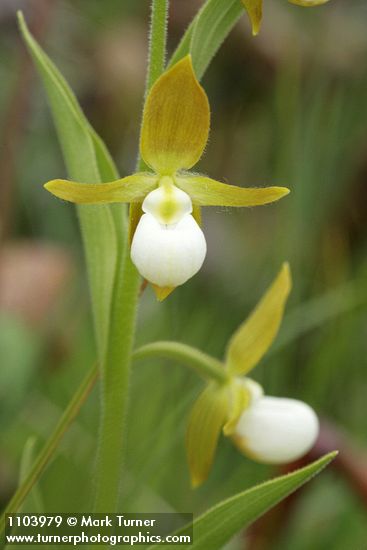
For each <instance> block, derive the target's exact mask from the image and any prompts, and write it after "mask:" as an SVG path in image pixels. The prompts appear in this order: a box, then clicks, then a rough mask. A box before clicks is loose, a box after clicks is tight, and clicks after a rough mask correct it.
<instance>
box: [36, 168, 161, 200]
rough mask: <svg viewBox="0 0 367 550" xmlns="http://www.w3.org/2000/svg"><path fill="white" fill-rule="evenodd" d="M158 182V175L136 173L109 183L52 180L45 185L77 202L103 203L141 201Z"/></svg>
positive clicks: (60, 196) (46, 187) (57, 195)
mask: <svg viewBox="0 0 367 550" xmlns="http://www.w3.org/2000/svg"><path fill="white" fill-rule="evenodd" d="M157 182H158V178H157V176H153V175H150V174H146V173H136V174H133V175H131V176H127V177H126V178H122V179H120V180H116V181H112V182H109V183H78V182H75V181H69V180H51V181H49V182H47V183H46V184H45V185H44V187H45V189H47V191H49V192H50V193H52V194H53V195H55V197H58V198H60V199H64V200H66V201H70V202H74V203H76V204H103V203H112V202H141V201H142V200H143V199H144V197H145V195H146V194H147V193H149V191H151V190H152V189H154V187H156V185H157Z"/></svg>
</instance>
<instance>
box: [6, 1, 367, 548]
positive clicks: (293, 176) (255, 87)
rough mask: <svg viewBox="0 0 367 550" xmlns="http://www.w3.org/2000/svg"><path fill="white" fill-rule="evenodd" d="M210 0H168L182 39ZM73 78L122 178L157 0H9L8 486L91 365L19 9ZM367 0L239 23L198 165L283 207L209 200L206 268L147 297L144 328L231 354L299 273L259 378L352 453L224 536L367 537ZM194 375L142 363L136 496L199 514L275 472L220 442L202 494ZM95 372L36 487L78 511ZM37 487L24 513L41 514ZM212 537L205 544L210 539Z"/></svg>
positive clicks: (77, 248)
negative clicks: (271, 295) (272, 291)
mask: <svg viewBox="0 0 367 550" xmlns="http://www.w3.org/2000/svg"><path fill="white" fill-rule="evenodd" d="M201 3H202V2H200V1H198V0H185V1H182V0H181V1H180V0H173V1H172V2H171V17H170V24H169V32H170V38H169V47H170V51H173V48H174V47H175V45H176V44H177V41H178V40H179V38H180V36H181V34H182V32H183V31H184V29H185V28H186V26H187V24H188V23H189V21H190V19H191V17H192V16H193V15H194V13H195V11H196V10H197V9H198V7H199V6H200V5H201ZM19 8H21V9H24V11H25V15H26V18H27V20H28V21H29V23H30V26H31V28H32V29H33V32H34V33H35V34H36V36H37V37H38V39H39V40H40V42H41V43H42V45H43V47H44V48H45V50H46V51H47V53H48V54H49V55H50V56H51V57H52V58H53V60H54V61H55V62H56V64H57V65H58V67H59V68H60V69H61V71H62V72H63V74H64V75H65V76H66V78H67V79H68V81H69V82H70V84H71V85H72V87H73V89H74V90H75V92H76V94H77V96H78V99H79V101H80V103H81V105H82V107H83V109H84V111H85V112H86V114H87V116H88V118H89V119H90V121H91V123H92V124H93V126H94V127H95V128H96V130H97V131H98V132H99V133H100V134H101V136H102V137H103V138H104V139H105V141H106V143H107V145H108V147H109V148H110V150H111V152H112V154H113V156H114V159H115V160H116V163H117V165H118V167H119V169H120V172H121V174H122V175H126V174H128V173H130V172H131V171H133V169H134V164H135V158H136V154H137V145H138V131H139V120H140V115H141V109H142V99H143V89H144V80H145V68H146V59H147V28H148V18H149V2H148V1H147V0H146V1H144V0H140V1H136V0H124V2H121V1H120V0H106V1H104V2H101V1H100V0H52V1H51V0H27V1H20V0H2V1H1V2H0V82H1V86H0V132H1V133H0V228H1V231H0V239H1V241H0V503H1V505H4V504H5V503H6V501H7V500H8V498H9V497H10V495H11V494H12V492H13V491H14V489H15V488H16V485H17V479H18V470H19V464H20V460H21V456H22V454H23V449H24V446H25V443H26V441H27V440H28V439H29V437H31V436H36V449H39V448H40V447H41V445H42V443H43V441H44V440H45V439H46V438H47V436H48V434H49V433H50V432H51V430H52V428H53V426H54V425H55V423H56V421H57V420H58V418H59V416H60V414H61V412H62V410H63V408H64V407H65V406H66V404H67V403H68V401H69V399H70V397H71V395H72V394H73V392H74V391H75V389H76V388H77V386H78V384H79V383H80V381H81V379H82V378H83V375H84V374H85V373H86V372H87V370H88V369H89V368H90V367H91V365H92V364H93V362H94V361H95V346H94V341H93V333H92V323H91V319H90V309H89V303H88V290H87V285H86V278H85V271H84V263H83V253H82V248H81V242H80V236H79V231H78V223H77V219H76V215H75V212H74V208H73V206H72V205H69V204H67V203H65V202H61V201H58V200H56V199H55V198H53V197H52V196H51V195H49V194H48V193H46V192H45V191H44V190H43V188H42V183H44V182H46V181H47V180H49V179H53V178H55V177H65V176H66V173H65V168H64V165H63V161H62V157H61V153H60V149H59V145H58V143H57V140H56V136H55V132H54V129H53V126H52V121H51V117H50V113H49V111H48V107H47V104H46V99H45V96H44V94H43V91H42V88H41V85H40V82H39V80H38V78H37V77H36V75H35V74H34V71H33V67H32V66H31V63H30V60H29V58H28V56H27V54H26V53H25V50H24V47H23V45H22V43H21V41H20V38H19V35H18V32H17V28H16V24H15V10H16V9H19ZM366 25H367V5H366V3H365V1H363V0H348V2H345V1H344V2H343V1H342V0H331V1H330V3H328V4H327V5H325V6H322V7H320V8H315V9H302V8H300V7H297V6H293V5H291V4H288V3H287V2H285V1H282V0H279V1H277V0H268V1H267V2H266V3H265V9H264V24H263V28H262V32H261V33H260V35H259V36H258V37H257V38H256V39H253V38H252V37H251V34H250V28H249V24H248V21H247V18H246V16H245V15H244V17H243V18H242V19H241V20H240V22H239V24H238V25H237V26H236V28H235V29H234V31H233V32H232V33H231V35H230V37H229V38H228V40H227V41H226V43H225V45H224V47H223V48H222V49H221V51H220V52H219V54H218V55H217V57H216V58H215V60H214V62H213V64H212V65H211V67H210V69H209V70H208V72H207V74H206V76H205V78H204V81H203V84H204V86H205V88H206V91H207V93H208V95H209V99H210V102H211V108H212V128H211V137H210V141H209V144H208V146H207V150H206V154H205V156H204V157H203V159H202V161H201V163H200V165H199V166H198V170H200V171H202V172H204V173H210V175H211V176H212V177H215V178H216V179H220V180H222V181H227V182H230V183H234V184H237V185H246V186H251V185H255V186H259V185H260V186H261V185H267V184H269V185H271V184H273V185H286V186H288V187H290V189H291V191H292V192H291V194H290V195H289V196H288V197H287V198H285V199H284V200H282V201H281V202H279V203H278V204H276V205H269V206H265V207H258V208H255V209H248V210H241V211H236V210H228V211H227V210H225V209H220V208H213V209H206V210H205V212H204V227H205V234H206V237H207V242H208V255H207V259H206V262H205V265H204V268H203V269H202V270H201V271H200V273H199V274H198V275H197V276H195V277H194V279H192V280H191V281H190V282H189V283H187V284H186V285H185V286H184V287H182V288H180V289H179V290H177V291H176V292H175V293H174V294H173V295H172V296H171V297H170V298H169V299H167V300H166V301H165V302H163V303H162V304H158V303H157V302H156V300H155V298H154V295H153V293H152V291H151V290H150V289H147V290H146V291H145V293H144V295H143V296H142V299H141V306H140V313H139V325H138V332H137V339H138V344H140V343H145V342H150V341H153V340H157V339H176V340H179V341H182V342H185V343H189V344H192V345H196V346H198V347H199V348H201V349H202V350H204V351H206V352H208V353H211V354H213V355H214V356H216V357H219V358H220V357H221V356H223V353H224V350H225V345H226V342H227V340H228V338H229V336H230V335H231V333H232V332H233V331H234V329H235V328H236V327H237V326H238V325H239V323H240V322H241V321H242V320H243V319H244V318H245V317H246V316H247V314H248V313H249V312H250V311H251V308H252V307H253V306H254V305H255V303H256V301H257V300H258V299H259V298H260V296H261V294H262V292H263V291H264V290H265V288H266V287H267V285H268V284H269V283H270V281H271V280H272V279H273V277H274V276H275V274H276V273H277V271H278V269H279V267H280V265H281V263H282V262H283V261H284V260H288V261H289V262H290V265H291V268H292V273H293V279H294V288H293V292H292V296H291V299H290V301H289V304H288V307H287V311H286V317H285V319H284V322H283V325H282V328H281V332H280V334H279V336H278V339H277V341H276V343H275V344H274V345H273V347H272V349H271V350H270V352H269V353H268V354H267V356H266V357H265V358H264V360H263V361H262V363H261V364H260V365H259V366H258V367H257V368H256V370H255V371H254V373H253V377H254V378H255V379H256V380H258V381H259V382H261V383H262V384H263V385H264V387H265V390H266V393H268V394H271V395H279V396H289V397H295V398H300V399H304V400H306V401H307V402H308V403H310V404H311V405H312V406H313V407H314V408H315V409H316V410H317V411H318V413H319V415H320V417H321V418H322V419H323V422H325V428H324V429H323V430H322V434H321V438H320V441H319V442H318V445H317V448H316V449H315V450H314V451H313V452H312V453H311V458H315V457H316V456H319V454H320V453H321V452H323V451H326V450H331V449H333V448H335V447H336V446H338V447H339V448H340V451H341V453H340V458H339V459H338V461H337V462H336V465H335V466H333V467H329V468H328V470H327V471H326V472H324V473H323V474H322V475H321V476H320V477H319V478H317V479H316V480H314V481H313V482H312V483H311V484H310V485H309V486H307V488H306V489H304V490H302V491H300V492H299V493H298V496H297V498H295V499H293V500H291V501H290V502H289V503H288V504H290V505H289V506H287V507H280V508H278V510H277V512H276V513H272V514H269V515H268V516H267V517H266V518H265V519H263V520H262V522H261V523H259V524H258V525H257V526H256V527H254V528H253V529H251V530H250V531H249V532H248V533H246V534H241V535H240V536H239V537H237V539H236V540H235V541H233V542H232V543H231V544H230V545H229V546H228V548H231V549H233V550H234V549H242V548H243V549H247V550H268V549H269V550H280V549H281V550H309V549H312V550H325V549H330V548H332V549H333V550H364V549H366V548H367V517H366V516H367V514H366V506H367V460H366V456H367V439H366V433H367V414H366V412H367V407H366V395H367V378H366V369H367V361H366V357H367V353H366V338H367V316H366V301H367V300H366V287H367V284H366V283H367V280H366V276H367V261H366V249H367V238H366V237H367V231H366V229H367V185H366V184H367V34H366ZM201 387H202V386H201V382H200V380H198V378H197V377H196V376H195V375H194V374H192V373H191V372H189V371H187V370H186V369H184V368H183V367H181V366H178V365H175V364H172V363H169V362H167V361H161V362H159V361H155V362H152V361H149V362H148V361H146V362H144V363H139V364H136V368H134V373H133V380H132V386H131V404H130V405H131V406H130V413H129V445H128V456H127V459H126V471H127V473H126V482H125V486H124V492H123V495H122V500H121V509H123V510H124V511H173V510H179V511H186V512H187V511H189V512H190V511H193V512H194V513H199V512H201V511H203V510H205V509H206V508H207V507H208V506H209V505H212V504H214V503H215V502H217V501H219V500H220V499H222V498H224V497H226V496H229V495H232V494H234V493H235V492H238V491H239V490H242V489H244V488H246V487H249V486H251V485H253V484H254V483H256V482H259V481H263V480H266V479H268V478H269V477H270V476H273V475H276V474H279V469H274V468H269V467H265V466H260V465H256V464H254V463H251V462H250V461H249V460H248V459H246V458H244V457H242V456H241V455H240V454H239V453H238V452H237V450H236V449H235V448H234V447H233V446H232V445H231V443H230V442H229V441H227V440H223V439H222V440H221V442H220V445H219V449H218V453H217V456H216V460H215V464H214V468H213V470H212V472H211V475H210V478H209V480H208V481H207V483H205V484H204V486H203V487H202V488H200V489H198V490H196V491H192V490H191V489H190V485H189V476H188V469H187V465H186V461H185V450H184V433H185V425H186V421H187V415H188V412H189V410H190V406H191V404H192V403H193V401H194V399H195V396H196V395H197V394H198V393H199V391H200V389H201ZM98 413H99V403H98V389H95V390H94V391H93V393H92V395H91V396H90V398H89V399H88V401H87V403H86V404H85V406H84V407H83V409H82V411H81V413H80V415H79V417H78V419H77V421H76V422H75V423H74V424H73V427H72V428H71V430H70V431H69V432H68V434H67V435H66V437H65V438H64V440H63V444H62V446H61V448H60V449H59V452H58V453H57V456H56V457H55V459H54V460H53V461H52V463H51V464H50V466H49V467H48V469H47V471H46V473H45V474H44V475H43V477H42V480H41V482H40V483H39V486H38V489H39V495H40V500H41V503H39V502H38V503H37V506H41V508H42V509H43V510H44V511H47V512H52V511H55V512H59V511H73V512H76V511H84V510H85V509H86V503H87V502H88V498H89V496H90V491H91V489H92V485H93V483H92V476H93V463H94V456H95V445H96V435H97V429H98ZM34 507H35V503H34V499H33V497H30V500H28V501H27V502H26V503H25V505H24V507H23V510H24V511H32V510H34ZM208 550H210V549H208Z"/></svg>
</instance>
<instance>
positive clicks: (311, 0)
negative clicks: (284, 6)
mask: <svg viewBox="0 0 367 550" xmlns="http://www.w3.org/2000/svg"><path fill="white" fill-rule="evenodd" d="M288 1H289V2H290V3H291V4H296V5H297V6H303V7H304V8H312V7H314V6H322V4H326V2H329V0H288Z"/></svg>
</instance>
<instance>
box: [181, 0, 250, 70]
mask: <svg viewBox="0 0 367 550" xmlns="http://www.w3.org/2000/svg"><path fill="white" fill-rule="evenodd" d="M243 11H244V10H243V6H242V4H241V2H239V0H210V1H208V2H207V3H206V4H205V6H204V7H203V9H202V10H201V11H200V13H199V15H198V18H197V21H196V24H195V27H194V30H193V33H192V38H191V44H190V53H191V56H192V60H193V65H194V68H195V72H196V75H197V77H198V79H199V80H200V79H201V78H202V76H203V74H204V73H205V71H206V69H207V68H208V66H209V64H210V62H211V60H212V59H213V57H214V56H215V54H216V53H217V51H218V50H219V48H220V46H221V45H222V43H223V41H224V40H225V38H226V37H227V35H228V34H229V32H230V31H231V29H232V27H233V26H234V24H235V23H236V22H237V20H238V18H239V17H241V15H242V14H243Z"/></svg>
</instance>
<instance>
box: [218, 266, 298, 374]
mask: <svg viewBox="0 0 367 550" xmlns="http://www.w3.org/2000/svg"><path fill="white" fill-rule="evenodd" d="M290 290H291V275H290V270H289V265H288V264H287V263H284V264H283V266H282V269H281V270H280V272H279V274H278V276H277V277H276V279H275V281H274V282H273V284H272V285H271V286H270V287H269V289H268V290H267V292H266V293H265V295H264V296H263V298H262V299H261V300H260V302H259V303H258V305H257V306H256V308H255V309H254V311H253V312H252V313H251V315H250V316H249V317H248V319H247V320H246V321H245V322H244V323H243V324H242V325H241V326H240V327H239V328H238V330H237V331H236V332H235V333H234V335H233V336H232V338H231V339H230V341H229V344H228V348H227V353H226V366H227V368H228V370H229V372H230V373H231V374H236V375H238V374H246V373H248V372H249V371H250V370H251V369H252V368H253V367H254V366H255V365H256V364H257V363H258V362H259V361H260V359H261V358H262V357H263V355H264V354H265V353H266V351H267V350H268V349H269V347H270V345H271V343H272V342H273V340H274V338H275V336H276V334H277V332H278V330H279V326H280V323H281V320H282V317H283V312H284V307H285V304H286V300H287V297H288V294H289V292H290Z"/></svg>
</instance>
